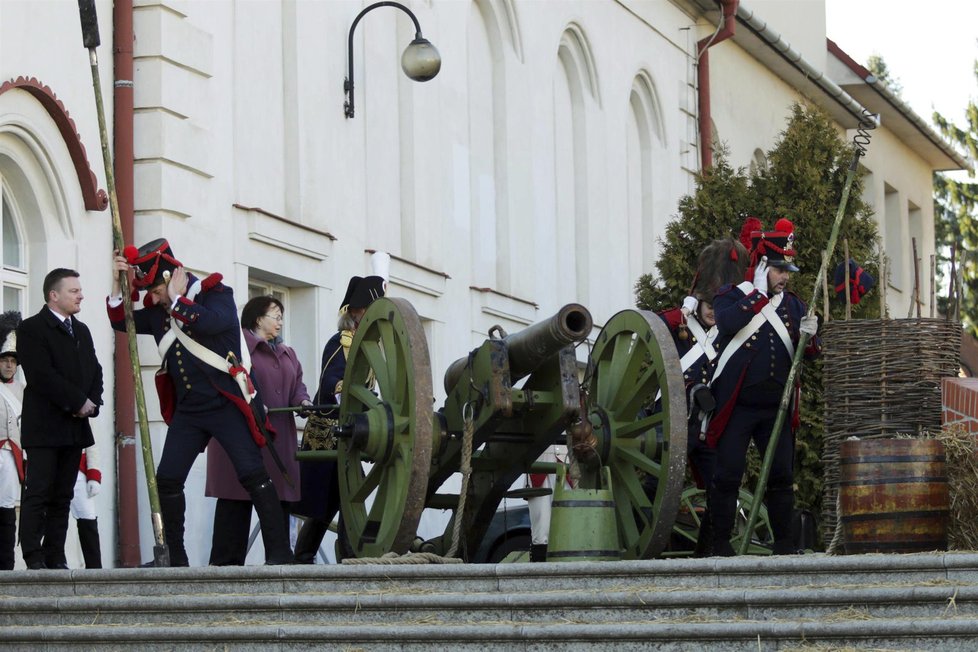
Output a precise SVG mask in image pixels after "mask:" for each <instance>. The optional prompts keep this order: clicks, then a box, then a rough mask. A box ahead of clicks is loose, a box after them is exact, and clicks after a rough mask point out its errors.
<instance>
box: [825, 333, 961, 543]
mask: <svg viewBox="0 0 978 652" xmlns="http://www.w3.org/2000/svg"><path fill="white" fill-rule="evenodd" d="M821 335H822V342H823V352H822V355H823V366H822V383H823V388H824V395H825V438H824V449H823V451H822V462H823V465H824V469H825V483H824V492H825V495H824V497H823V500H822V505H823V507H822V535H823V539H824V542H825V545H826V546H828V545H829V543H830V542H831V540H832V536H833V534H834V533H835V528H836V523H837V522H838V515H837V514H836V498H837V496H838V493H839V447H840V445H841V442H842V441H843V440H844V439H846V438H847V437H860V438H864V439H878V438H882V437H893V436H894V435H898V434H909V435H922V434H924V433H926V432H927V431H931V432H933V431H937V430H940V427H941V379H942V378H946V377H948V376H952V377H953V376H957V375H958V370H959V369H960V365H961V360H960V351H961V325H960V324H959V323H955V322H950V321H947V320H945V319H943V318H938V319H883V320H880V319H859V320H850V321H831V322H829V323H827V324H825V326H824V327H823V329H822V332H821Z"/></svg>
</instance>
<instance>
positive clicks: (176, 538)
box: [108, 239, 293, 566]
mask: <svg viewBox="0 0 978 652" xmlns="http://www.w3.org/2000/svg"><path fill="white" fill-rule="evenodd" d="M129 269H131V270H132V271H133V273H134V279H133V282H132V283H133V287H134V292H138V291H139V290H141V289H142V290H146V297H145V299H144V302H143V303H144V308H143V309H141V310H136V311H135V312H134V314H133V319H134V321H135V325H136V332H137V333H141V334H151V335H152V336H153V337H154V339H155V340H156V342H157V346H158V348H159V349H160V355H161V357H162V358H163V366H162V368H161V370H160V371H161V372H162V373H158V374H157V390H158V392H159V394H160V407H161V411H162V413H163V418H164V420H165V421H166V422H167V424H169V429H168V430H167V435H166V441H165V443H164V445H163V453H162V456H161V458H160V463H159V466H158V467H157V469H156V482H157V487H158V488H159V496H160V509H161V511H162V515H163V530H164V534H165V538H166V543H167V546H168V547H169V552H170V565H171V566H188V565H189V563H188V559H187V552H186V550H185V548H184V543H183V535H184V512H185V510H186V499H185V497H184V483H185V482H186V479H187V475H188V474H189V472H190V467H191V466H192V465H193V463H194V460H196V459H197V456H198V455H199V454H200V453H201V451H203V450H204V448H205V447H206V445H207V442H208V440H210V438H211V437H214V438H216V439H217V440H218V441H219V442H220V443H221V446H222V447H223V448H224V450H225V451H226V452H227V454H228V457H230V458H231V462H232V463H233V464H234V468H235V471H236V472H237V475H238V480H240V482H241V484H242V486H244V488H245V489H246V490H247V491H248V493H249V495H250V496H251V500H252V502H253V503H254V506H255V511H256V512H257V513H258V520H259V521H260V523H261V531H262V539H263V541H264V544H265V559H266V563H267V564H288V563H292V561H293V558H292V551H291V549H290V548H289V539H288V532H287V530H286V525H285V517H284V515H283V513H282V507H281V504H280V503H279V499H278V494H277V493H276V491H275V486H274V485H273V484H272V481H271V480H270V479H269V477H268V473H267V472H266V471H265V464H264V461H263V460H262V455H261V449H260V448H259V447H260V446H263V445H264V444H265V439H264V436H265V435H264V433H263V432H262V428H261V427H260V426H259V422H258V419H261V417H256V416H255V414H254V413H253V412H252V410H251V407H249V403H248V400H247V397H245V396H244V394H245V393H248V394H250V395H251V396H252V398H253V400H255V401H259V402H260V397H257V396H254V388H253V387H251V386H250V385H249V383H248V381H247V380H246V376H239V379H238V380H236V379H235V377H233V376H232V373H238V372H239V371H240V370H241V369H242V365H241V362H240V361H241V354H242V348H243V347H242V345H241V338H242V334H241V326H240V324H239V322H238V312H237V308H236V306H235V303H234V294H233V292H232V290H231V288H230V287H228V286H226V285H224V284H223V283H222V282H221V280H222V277H221V275H220V274H211V275H209V276H207V277H206V278H203V279H198V278H196V277H195V276H194V275H192V274H189V273H188V272H186V271H185V270H184V268H183V265H182V264H181V263H180V261H178V260H177V259H176V258H174V257H173V252H172V251H171V250H170V246H169V244H168V243H167V242H166V240H163V239H160V240H154V241H153V242H150V243H148V244H146V245H144V246H143V247H141V248H140V249H138V250H137V249H136V248H135V247H132V246H129V247H126V250H125V252H124V255H119V254H118V252H116V254H115V256H114V258H113V270H114V272H115V273H114V276H113V278H114V279H115V281H114V283H113V290H112V296H110V297H109V298H108V311H109V320H110V321H111V322H112V327H113V328H114V329H116V330H120V331H124V330H125V314H124V310H123V308H122V291H121V287H120V283H119V275H118V273H119V272H120V271H126V270H129ZM244 366H247V364H246V363H245V365H244ZM242 385H244V386H242ZM256 405H257V404H256ZM266 432H267V431H266Z"/></svg>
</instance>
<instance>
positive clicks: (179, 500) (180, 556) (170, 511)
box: [157, 480, 190, 566]
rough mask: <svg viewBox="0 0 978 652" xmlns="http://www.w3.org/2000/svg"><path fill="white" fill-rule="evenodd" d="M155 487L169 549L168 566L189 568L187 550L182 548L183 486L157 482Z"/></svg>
mask: <svg viewBox="0 0 978 652" xmlns="http://www.w3.org/2000/svg"><path fill="white" fill-rule="evenodd" d="M157 487H158V488H159V492H160V512H161V514H162V516H163V537H164V539H165V540H166V547H167V548H168V549H169V554H170V566H189V565H190V562H189V561H188V560H187V549H186V548H184V547H183V519H184V513H185V512H186V511H187V500H186V498H185V497H184V495H183V484H181V483H177V482H172V481H169V480H159V481H158V483H157Z"/></svg>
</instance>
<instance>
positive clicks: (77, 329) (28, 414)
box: [17, 268, 102, 569]
mask: <svg viewBox="0 0 978 652" xmlns="http://www.w3.org/2000/svg"><path fill="white" fill-rule="evenodd" d="M83 298H84V295H83V294H82V289H81V282H80V281H79V280H78V272H76V271H74V270H71V269H64V268H59V269H55V270H52V271H51V272H49V273H48V275H47V276H46V277H45V278H44V300H45V302H46V305H45V306H44V307H43V308H41V310H40V312H38V313H37V314H36V315H34V316H33V317H29V318H28V319H25V320H24V321H23V322H21V324H20V326H19V327H18V328H17V353H18V355H19V357H20V364H21V368H22V369H23V370H24V375H25V376H26V378H27V387H26V389H25V390H24V407H23V415H22V417H21V441H22V444H23V448H24V450H25V451H26V453H27V472H26V475H25V481H24V485H25V486H24V496H23V500H22V501H21V516H20V532H21V534H20V540H21V549H22V551H23V554H24V562H25V563H26V564H27V567H28V568H30V569H40V568H68V563H67V560H66V559H65V535H66V534H67V531H68V506H69V504H70V503H71V496H72V493H73V491H74V487H75V478H76V477H77V475H78V465H79V463H80V462H81V454H82V450H83V449H84V448H86V447H88V446H91V445H92V444H94V443H95V438H94V437H93V436H92V428H91V425H90V424H89V422H88V420H89V418H91V417H95V416H98V411H99V406H100V405H101V404H102V367H101V365H99V363H98V359H97V358H96V356H95V345H94V343H93V342H92V334H91V332H90V331H89V330H88V327H87V326H85V324H83V323H82V322H80V321H78V320H77V319H76V318H75V317H74V315H76V314H77V313H78V311H79V310H81V302H82V299H83Z"/></svg>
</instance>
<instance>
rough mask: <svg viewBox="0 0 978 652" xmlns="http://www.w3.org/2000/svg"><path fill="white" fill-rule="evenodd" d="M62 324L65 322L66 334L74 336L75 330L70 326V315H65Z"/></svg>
mask: <svg viewBox="0 0 978 652" xmlns="http://www.w3.org/2000/svg"><path fill="white" fill-rule="evenodd" d="M64 324H65V328H66V329H67V330H68V335H71V336H72V337H74V336H75V331H74V330H72V328H71V317H65V321H64Z"/></svg>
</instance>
